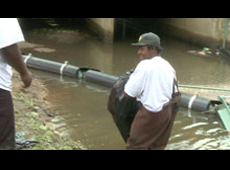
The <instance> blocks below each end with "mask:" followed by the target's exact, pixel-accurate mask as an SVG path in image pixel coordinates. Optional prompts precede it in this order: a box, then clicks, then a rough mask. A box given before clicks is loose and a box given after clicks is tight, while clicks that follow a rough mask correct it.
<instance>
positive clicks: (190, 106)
mask: <svg viewBox="0 0 230 170" xmlns="http://www.w3.org/2000/svg"><path fill="white" fill-rule="evenodd" d="M197 97H198V93H196V94H195V95H194V96H193V97H192V98H191V99H190V101H189V104H188V109H189V110H191V109H192V105H193V103H194V102H195V100H196V99H197Z"/></svg>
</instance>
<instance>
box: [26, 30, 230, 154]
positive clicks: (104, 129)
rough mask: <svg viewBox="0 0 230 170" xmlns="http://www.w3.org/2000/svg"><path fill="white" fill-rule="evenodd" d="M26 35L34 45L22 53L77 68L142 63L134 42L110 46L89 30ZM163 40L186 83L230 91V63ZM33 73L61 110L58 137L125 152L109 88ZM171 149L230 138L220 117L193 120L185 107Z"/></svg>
mask: <svg viewBox="0 0 230 170" xmlns="http://www.w3.org/2000/svg"><path fill="white" fill-rule="evenodd" d="M24 33H25V35H26V39H27V41H29V42H30V43H33V44H34V45H33V46H30V48H27V47H29V46H28V45H26V46H25V47H24V48H23V51H25V52H32V53H33V55H34V56H38V57H42V58H46V59H50V60H54V61H59V62H64V61H65V60H68V61H69V63H71V64H73V65H76V66H83V67H92V68H97V69H100V70H102V71H103V72H106V73H110V74H114V75H121V74H123V73H125V72H126V71H128V70H130V69H132V68H135V66H136V65H137V64H138V62H139V57H138V56H137V54H136V51H137V49H136V48H133V47H131V46H130V43H131V42H133V41H135V40H134V38H131V39H128V38H127V40H126V41H117V42H115V44H113V45H107V44H104V43H102V42H101V41H100V40H98V39H97V38H96V37H94V36H90V35H88V34H87V33H85V32H84V33H82V32H76V31H63V30H61V31H60V30H59V31H52V30H51V31H48V32H47V30H45V31H44V29H38V30H31V31H30V30H27V31H26V32H24ZM162 41H163V47H164V52H163V55H162V56H163V57H164V58H166V59H167V60H168V61H169V62H170V63H171V64H172V65H173V66H174V67H175V69H176V70H177V74H178V79H179V80H180V83H181V84H191V85H207V86H213V87H225V88H230V84H229V83H230V77H229V76H228V73H229V72H230V64H229V62H227V61H226V60H221V59H220V58H218V57H217V56H213V57H200V56H194V55H191V54H188V53H187V51H189V50H201V48H198V47H195V46H192V45H189V44H186V43H182V42H180V41H177V40H174V39H170V38H167V37H163V39H162ZM38 44H39V45H40V46H39V45H38ZM33 72H34V74H35V76H36V77H37V78H39V79H41V80H43V82H44V84H45V86H46V87H47V88H48V90H49V94H48V100H49V101H50V102H51V103H52V105H53V108H54V109H55V110H57V112H58V116H57V117H56V118H55V119H54V120H53V123H54V124H55V125H56V130H57V131H58V132H59V133H61V134H63V135H70V136H71V137H72V138H73V139H76V140H80V141H82V143H84V144H85V146H86V147H87V148H88V149H115V150H116V149H125V144H124V142H123V141H122V138H121V136H120V135H119V133H118V130H117V128H116V127H115V125H114V123H113V121H112V118H111V116H110V114H109V112H108V111H107V109H106V107H107V100H108V96H109V91H110V89H108V88H104V87H101V86H97V85H95V84H92V83H88V82H85V81H78V80H73V79H68V78H64V80H62V79H60V77H59V76H57V75H53V74H49V73H44V72H40V71H33ZM184 90H186V89H184ZM190 92H194V93H195V92H196V91H194V90H192V91H190ZM201 94H202V95H203V94H204V95H205V94H207V96H211V97H213V98H216V97H217V95H218V94H225V93H217V92H210V91H207V92H206V91H202V92H201ZM227 95H229V94H227ZM167 149H230V138H229V136H228V135H227V133H226V132H225V130H224V128H223V127H222V124H221V122H220V120H219V118H218V116H216V115H215V114H206V115H203V114H200V113H192V116H189V115H188V111H187V110H185V109H181V111H180V112H179V113H178V116H177V119H176V122H175V126H174V130H173V134H172V137H171V139H170V143H169V145H168V147H167Z"/></svg>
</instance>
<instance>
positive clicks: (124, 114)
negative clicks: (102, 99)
mask: <svg viewBox="0 0 230 170" xmlns="http://www.w3.org/2000/svg"><path fill="white" fill-rule="evenodd" d="M130 75H131V74H130V73H127V74H125V75H123V76H121V77H120V78H119V80H118V81H117V82H116V83H115V85H114V86H113V88H112V91H111V93H110V96H109V102H108V110H109V111H110V113H111V115H112V117H113V120H114V122H115V124H116V126H117V128H118V130H119V131H120V133H121V136H122V137H123V139H124V141H125V142H127V140H128V138H129V136H130V129H131V125H132V122H133V120H134V118H135V116H136V114H137V112H138V110H139V108H140V106H141V103H140V102H137V100H136V98H130V97H126V96H125V95H124V88H125V84H126V83H127V81H128V80H129V77H130Z"/></svg>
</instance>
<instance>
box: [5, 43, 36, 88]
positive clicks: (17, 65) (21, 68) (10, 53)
mask: <svg viewBox="0 0 230 170" xmlns="http://www.w3.org/2000/svg"><path fill="white" fill-rule="evenodd" d="M1 55H2V57H3V58H4V60H5V61H6V62H7V63H8V64H9V65H10V66H11V67H13V68H14V69H15V70H16V71H17V72H18V73H19V74H20V76H21V80H22V82H23V83H24V86H23V87H24V88H27V87H29V86H30V85H31V83H32V75H31V73H30V72H29V71H28V69H27V67H26V65H25V63H24V61H23V59H22V56H21V51H20V49H19V47H18V45H17V44H13V45H11V46H9V47H6V48H3V49H1Z"/></svg>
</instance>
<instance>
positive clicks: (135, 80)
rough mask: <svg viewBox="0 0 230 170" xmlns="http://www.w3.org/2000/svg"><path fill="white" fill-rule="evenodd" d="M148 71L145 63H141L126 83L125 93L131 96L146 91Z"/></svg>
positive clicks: (137, 95) (139, 94)
mask: <svg viewBox="0 0 230 170" xmlns="http://www.w3.org/2000/svg"><path fill="white" fill-rule="evenodd" d="M146 79H147V72H146V69H145V67H144V64H143V63H140V64H139V65H138V66H137V68H136V70H135V72H134V73H133V74H132V75H131V76H130V79H129V81H128V82H127V84H126V85H125V93H127V94H128V95H129V96H130V97H139V96H141V94H142V93H143V91H144V87H145V85H146Z"/></svg>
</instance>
